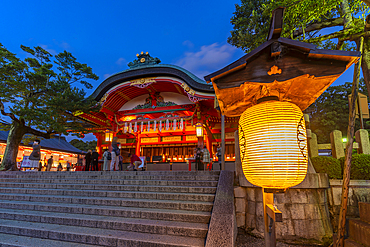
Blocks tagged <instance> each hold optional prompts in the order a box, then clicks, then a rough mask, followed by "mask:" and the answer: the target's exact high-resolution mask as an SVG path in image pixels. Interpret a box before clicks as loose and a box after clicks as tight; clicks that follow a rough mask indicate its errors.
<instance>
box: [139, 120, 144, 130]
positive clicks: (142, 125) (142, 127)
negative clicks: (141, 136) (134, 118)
mask: <svg viewBox="0 0 370 247" xmlns="http://www.w3.org/2000/svg"><path fill="white" fill-rule="evenodd" d="M143 129H144V123H143V122H141V127H140V132H143Z"/></svg>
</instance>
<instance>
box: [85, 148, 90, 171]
mask: <svg viewBox="0 0 370 247" xmlns="http://www.w3.org/2000/svg"><path fill="white" fill-rule="evenodd" d="M85 160H86V166H85V171H90V165H91V150H89V151H87V154H86V155H85Z"/></svg>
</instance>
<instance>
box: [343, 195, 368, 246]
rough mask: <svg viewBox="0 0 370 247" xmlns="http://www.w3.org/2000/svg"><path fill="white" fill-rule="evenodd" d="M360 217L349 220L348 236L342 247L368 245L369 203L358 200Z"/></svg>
mask: <svg viewBox="0 0 370 247" xmlns="http://www.w3.org/2000/svg"><path fill="white" fill-rule="evenodd" d="M358 206H359V210H360V219H350V220H349V222H348V223H349V224H348V225H349V231H348V235H349V238H348V239H346V240H345V241H344V247H364V246H367V247H370V203H365V202H359V203H358Z"/></svg>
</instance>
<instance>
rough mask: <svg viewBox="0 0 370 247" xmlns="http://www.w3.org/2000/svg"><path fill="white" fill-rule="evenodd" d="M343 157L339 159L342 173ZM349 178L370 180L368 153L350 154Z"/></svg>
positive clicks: (369, 158)
mask: <svg viewBox="0 0 370 247" xmlns="http://www.w3.org/2000/svg"><path fill="white" fill-rule="evenodd" d="M344 161H345V157H342V158H340V159H339V162H340V165H341V169H342V174H343V168H344ZM350 173H351V176H350V178H351V179H359V180H370V155H369V154H352V160H351V172H350Z"/></svg>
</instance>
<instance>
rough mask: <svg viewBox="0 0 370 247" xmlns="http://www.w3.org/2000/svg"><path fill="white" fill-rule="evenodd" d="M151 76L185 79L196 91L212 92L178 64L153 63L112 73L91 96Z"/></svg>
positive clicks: (94, 96)
mask: <svg viewBox="0 0 370 247" xmlns="http://www.w3.org/2000/svg"><path fill="white" fill-rule="evenodd" d="M151 76H155V77H158V76H171V77H176V78H178V79H180V80H183V81H185V82H186V83H187V85H189V87H190V88H191V89H193V90H194V91H196V92H202V93H214V90H213V88H212V86H211V85H207V84H205V81H203V80H202V79H200V78H198V77H196V76H195V75H194V74H192V73H190V72H189V71H187V70H185V69H183V68H181V67H179V66H176V65H169V64H155V65H143V66H140V67H136V68H132V69H127V70H124V71H122V72H119V73H117V74H114V75H112V76H110V77H108V78H107V79H106V80H104V81H103V82H102V83H101V84H100V85H99V86H98V88H97V89H96V90H95V91H94V93H93V94H92V95H91V96H92V97H93V98H94V99H95V100H97V101H99V100H100V99H101V98H102V97H103V96H104V94H105V93H106V92H108V91H109V90H110V89H111V88H113V87H115V86H117V85H119V84H121V83H123V82H126V81H130V80H135V79H140V78H145V77H151Z"/></svg>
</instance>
